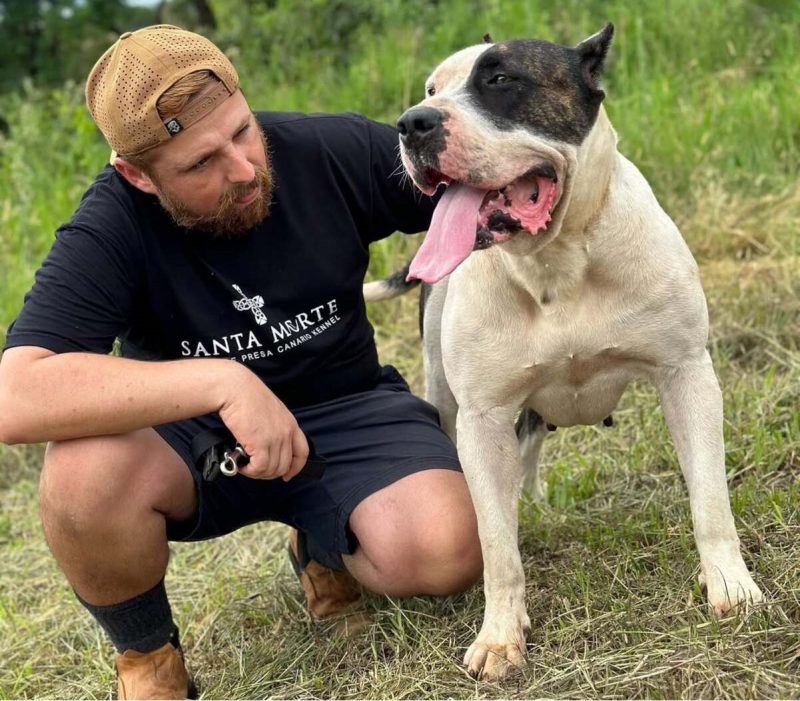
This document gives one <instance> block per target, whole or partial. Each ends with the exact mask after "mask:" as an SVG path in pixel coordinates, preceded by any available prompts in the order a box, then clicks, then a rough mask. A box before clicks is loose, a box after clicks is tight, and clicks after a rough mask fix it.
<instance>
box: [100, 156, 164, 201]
mask: <svg viewBox="0 0 800 701" xmlns="http://www.w3.org/2000/svg"><path fill="white" fill-rule="evenodd" d="M111 165H113V166H114V170H116V171H117V173H119V174H120V175H121V176H122V177H123V178H125V180H127V181H128V182H129V183H130V184H131V185H133V186H134V187H135V188H137V189H138V190H141V191H142V192H146V193H147V194H148V195H157V194H158V188H157V187H156V186H155V183H154V182H153V180H152V178H151V177H150V176H149V175H148V174H147V173H145V172H144V171H143V170H142V169H141V168H139V167H137V166H135V165H133V164H132V163H129V162H128V161H126V160H125V159H124V158H123V157H122V156H117V157H116V158H115V159H114V162H113V163H112V164H111Z"/></svg>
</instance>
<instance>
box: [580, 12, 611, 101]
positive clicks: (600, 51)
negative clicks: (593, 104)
mask: <svg viewBox="0 0 800 701" xmlns="http://www.w3.org/2000/svg"><path fill="white" fill-rule="evenodd" d="M613 36H614V25H613V24H611V23H610V22H609V23H608V24H607V25H606V26H605V27H603V28H602V29H601V30H600V31H599V32H597V34H592V36H590V37H589V38H588V39H584V40H583V41H582V42H581V43H580V44H578V45H577V46H576V47H575V50H576V51H577V52H578V54H579V55H580V59H581V73H583V78H584V80H585V81H586V82H587V83H588V85H589V87H590V88H592V89H594V90H598V91H599V92H601V93H602V91H601V90H599V87H598V85H599V83H600V74H601V73H602V71H603V63H604V61H605V59H606V54H607V53H608V47H609V46H611V37H613Z"/></svg>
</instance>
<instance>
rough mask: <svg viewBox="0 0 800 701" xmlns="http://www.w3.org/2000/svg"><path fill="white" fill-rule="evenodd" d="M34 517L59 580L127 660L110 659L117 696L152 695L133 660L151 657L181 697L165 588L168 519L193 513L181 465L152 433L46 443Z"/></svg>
mask: <svg viewBox="0 0 800 701" xmlns="http://www.w3.org/2000/svg"><path fill="white" fill-rule="evenodd" d="M40 508H41V515H42V524H43V526H44V532H45V537H46V538H47V542H48V545H49V546H50V549H51V551H52V552H53V555H54V556H55V558H56V561H57V562H58V564H59V566H60V567H61V569H62V570H63V571H64V574H65V575H66V577H67V580H68V581H69V583H70V584H71V585H72V587H73V588H74V589H75V591H76V593H77V595H78V596H79V598H80V599H81V601H82V603H84V605H86V607H87V608H88V609H89V610H90V612H91V613H92V614H93V615H94V616H95V618H96V619H97V620H98V622H99V623H100V624H101V625H102V626H103V628H104V629H105V630H106V631H107V632H108V633H109V635H110V637H111V639H112V642H113V643H114V645H115V647H117V649H118V650H119V651H120V652H124V653H125V654H124V655H120V656H119V657H118V660H117V666H118V669H119V671H120V689H119V692H120V695H121V696H125V697H127V698H134V697H140V696H143V695H144V696H152V695H154V694H156V693H158V689H157V688H154V687H148V686H146V683H148V682H149V680H148V679H143V680H142V679H139V678H138V676H137V674H138V672H137V669H136V667H137V666H138V665H143V667H144V668H147V669H152V668H153V664H152V663H153V660H150V659H149V658H144V659H143V656H142V655H140V654H139V653H144V654H145V655H147V654H151V653H152V654H155V655H157V659H156V660H155V661H156V662H157V664H158V665H159V666H160V668H161V669H162V671H164V672H166V671H170V670H171V672H172V673H173V674H171V676H172V677H173V678H174V679H176V680H177V683H178V685H179V686H181V685H183V686H184V690H183V691H182V692H180V693H182V694H183V695H185V693H186V690H187V689H186V685H185V684H184V680H185V669H184V667H183V661H182V658H181V657H180V652H179V650H178V649H177V645H175V644H170V643H169V641H170V640H171V639H172V640H173V643H174V642H175V639H174V638H172V636H173V635H174V632H175V631H174V624H173V622H172V617H171V613H170V610H169V603H168V601H167V598H166V593H165V591H164V588H163V578H164V574H165V572H166V568H167V561H168V559H169V549H168V545H167V535H166V522H167V519H169V520H173V521H181V520H185V519H188V518H190V517H191V516H192V515H193V514H194V512H195V510H196V496H195V490H194V483H193V480H192V477H191V475H190V473H189V471H188V469H187V467H186V465H185V464H184V462H183V461H182V460H181V459H180V458H179V457H178V456H177V454H176V453H175V452H174V451H173V450H172V449H171V448H170V447H169V446H168V445H167V444H166V443H165V442H164V441H163V440H162V439H161V438H160V437H159V436H158V435H157V434H156V433H155V431H153V430H152V429H145V430H142V431H137V432H135V433H131V434H126V435H119V436H107V437H98V438H85V439H78V440H72V441H63V442H58V443H53V444H51V445H50V446H48V450H47V453H46V455H45V463H44V468H43V471H42V477H41V481H40ZM131 656H133V657H131ZM123 669H124V672H123ZM147 675H148V673H146V676H147ZM149 676H152V673H149ZM162 676H163V675H162ZM126 679H127V680H128V681H127V688H125V680H126ZM186 681H188V680H186ZM133 687H136V688H133Z"/></svg>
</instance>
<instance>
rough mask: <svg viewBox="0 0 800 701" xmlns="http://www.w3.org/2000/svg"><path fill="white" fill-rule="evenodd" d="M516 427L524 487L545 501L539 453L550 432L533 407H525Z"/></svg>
mask: <svg viewBox="0 0 800 701" xmlns="http://www.w3.org/2000/svg"><path fill="white" fill-rule="evenodd" d="M514 428H515V430H516V433H517V438H518V439H519V452H520V459H521V461H522V488H523V489H524V490H525V491H527V492H530V494H531V496H533V498H534V500H535V501H538V502H544V501H545V499H546V495H545V491H544V485H543V484H542V478H541V469H540V466H539V454H540V453H541V451H542V445H543V443H544V439H545V438H546V437H547V433H548V431H547V429H546V428H545V425H544V421H542V417H541V416H539V414H537V413H536V412H535V411H534V410H533V409H523V410H522V413H521V414H520V415H519V418H518V419H517V423H516V426H515V427H514Z"/></svg>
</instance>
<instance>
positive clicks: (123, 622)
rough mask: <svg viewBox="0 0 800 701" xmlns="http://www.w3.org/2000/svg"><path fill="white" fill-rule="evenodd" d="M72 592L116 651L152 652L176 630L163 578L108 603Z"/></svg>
mask: <svg viewBox="0 0 800 701" xmlns="http://www.w3.org/2000/svg"><path fill="white" fill-rule="evenodd" d="M75 596H77V597H78V601H80V602H81V604H83V605H84V606H85V607H86V609H87V610H88V611H89V613H91V614H92V616H94V618H95V620H96V621H97V622H98V623H99V624H100V627H101V628H102V629H103V630H104V631H105V632H106V633H107V634H108V637H109V638H111V642H112V644H113V645H114V647H115V648H117V651H118V652H120V653H122V652H125V651H126V650H136V651H137V652H152V651H153V650H157V649H158V648H160V647H161V646H162V645H164V644H165V643H166V642H167V641H168V640H170V638H171V637H172V634H173V633H174V632H175V631H176V626H175V622H174V621H173V620H172V611H171V609H170V606H169V601H168V599H167V590H166V589H165V588H164V580H163V579H162V580H161V581H160V582H159V583H158V584H156V585H155V586H154V587H153V588H152V589H150V590H149V591H146V592H144V593H143V594H139V595H138V596H134V597H133V598H132V599H128V600H127V601H121V602H120V603H118V604H112V605H111V606H95V605H94V604H90V603H89V602H88V601H84V600H83V599H81V597H80V596H78V593H77V592H75Z"/></svg>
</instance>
